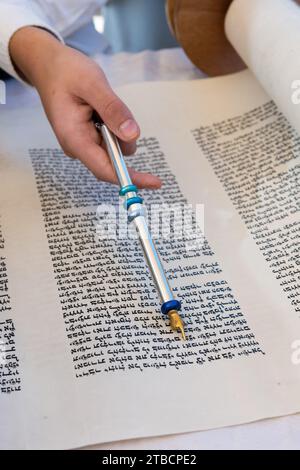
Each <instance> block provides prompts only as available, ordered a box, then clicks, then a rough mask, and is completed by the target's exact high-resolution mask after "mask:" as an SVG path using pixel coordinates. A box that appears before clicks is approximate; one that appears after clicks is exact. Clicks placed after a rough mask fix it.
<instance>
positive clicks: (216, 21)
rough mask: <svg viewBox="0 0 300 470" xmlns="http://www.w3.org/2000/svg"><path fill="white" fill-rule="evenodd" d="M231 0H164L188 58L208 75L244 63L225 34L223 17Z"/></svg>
mask: <svg viewBox="0 0 300 470" xmlns="http://www.w3.org/2000/svg"><path fill="white" fill-rule="evenodd" d="M231 3H232V0H167V3H166V12H167V18H168V23H169V26H170V29H171V31H172V32H173V34H174V36H175V37H176V39H177V41H178V42H179V44H180V45H181V46H182V48H183V49H184V51H185V53H186V54H187V56H188V57H189V58H190V60H191V61H192V62H193V63H194V64H195V65H196V66H197V67H198V68H199V69H200V70H202V71H203V72H205V73H207V74H208V75H211V76H216V75H226V74H228V73H233V72H237V71H239V70H242V69H244V68H245V67H246V66H245V64H244V62H243V61H242V59H241V58H240V56H239V55H238V54H237V52H236V51H235V50H234V48H233V47H232V45H231V44H230V43H229V41H228V39H227V38H226V35H225V30H224V20H225V16H226V13H227V10H228V8H229V6H230V4H231Z"/></svg>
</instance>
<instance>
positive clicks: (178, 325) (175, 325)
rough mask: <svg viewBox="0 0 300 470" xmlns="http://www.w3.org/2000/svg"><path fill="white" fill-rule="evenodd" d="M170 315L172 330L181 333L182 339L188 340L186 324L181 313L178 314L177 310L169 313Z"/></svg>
mask: <svg viewBox="0 0 300 470" xmlns="http://www.w3.org/2000/svg"><path fill="white" fill-rule="evenodd" d="M168 315H169V319H170V325H171V328H172V330H175V331H180V333H181V336H182V339H183V340H186V336H185V332H184V323H183V320H182V319H181V317H180V315H179V313H178V312H177V310H170V311H169V312H168Z"/></svg>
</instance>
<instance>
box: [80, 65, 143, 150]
mask: <svg viewBox="0 0 300 470" xmlns="http://www.w3.org/2000/svg"><path fill="white" fill-rule="evenodd" d="M100 72H101V71H100ZM83 98H84V99H85V100H86V101H87V103H89V105H90V106H91V107H92V108H93V109H95V110H96V111H97V113H98V114H99V115H100V116H101V118H102V119H103V121H104V122H105V124H106V125H107V126H108V127H109V128H110V130H112V131H113V132H114V133H115V134H116V135H117V136H118V137H119V138H120V139H121V140H123V141H125V142H130V141H134V140H136V139H137V138H138V137H139V135H140V128H139V126H138V124H137V122H136V120H135V119H134V117H133V114H132V113H131V111H130V110H129V108H128V107H127V106H126V105H125V103H123V101H122V100H121V99H120V98H119V97H118V96H117V95H116V94H115V93H114V92H113V90H112V89H111V87H110V85H109V83H108V81H107V80H106V78H105V76H104V74H103V73H102V72H101V73H99V75H98V80H97V82H96V84H95V86H93V87H91V88H88V89H87V90H86V91H84V96H83Z"/></svg>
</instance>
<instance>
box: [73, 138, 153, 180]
mask: <svg viewBox="0 0 300 470" xmlns="http://www.w3.org/2000/svg"><path fill="white" fill-rule="evenodd" d="M73 143H74V144H76V142H75V141H73ZM71 153H72V155H73V156H75V158H78V159H79V160H80V161H81V162H82V163H83V164H84V165H85V166H86V167H87V168H88V169H89V170H90V171H91V172H92V173H93V174H94V175H95V176H96V177H97V178H98V179H99V180H101V181H106V182H109V183H113V184H118V179H117V176H116V173H115V170H114V168H113V166H112V164H111V162H110V159H109V157H108V155H107V153H106V151H105V150H104V149H103V148H102V147H100V146H99V145H97V143H95V142H92V141H89V142H87V141H81V142H80V143H77V145H74V150H73V151H72V152H71ZM128 171H129V174H130V176H131V178H132V182H133V183H134V184H136V186H137V187H138V188H149V189H158V188H160V187H161V180H160V179H159V178H158V177H157V176H154V175H152V174H150V173H140V172H137V171H135V170H133V169H131V168H129V169H128Z"/></svg>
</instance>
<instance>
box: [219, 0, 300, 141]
mask: <svg viewBox="0 0 300 470" xmlns="http://www.w3.org/2000/svg"><path fill="white" fill-rule="evenodd" d="M225 31H226V35H227V37H228V39H229V41H230V42H231V44H232V45H233V46H234V48H235V49H236V50H237V52H238V53H239V54H240V56H241V57H242V59H243V60H244V62H245V63H246V64H247V65H248V67H249V68H250V69H251V70H252V72H253V73H254V74H255V76H256V77H257V79H258V80H259V82H260V83H261V85H262V86H263V87H264V89H265V90H266V92H267V93H268V94H269V95H270V96H271V97H272V98H273V100H274V101H275V103H276V104H277V105H278V107H279V108H280V110H281V111H282V112H283V113H284V114H285V116H286V117H287V119H288V120H289V121H290V123H291V124H292V125H293V126H294V127H295V128H296V129H297V131H298V132H299V133H300V6H299V4H297V2H296V1H294V0H234V1H233V3H232V4H231V6H230V8H229V10H228V12H227V15H226V19H225Z"/></svg>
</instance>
